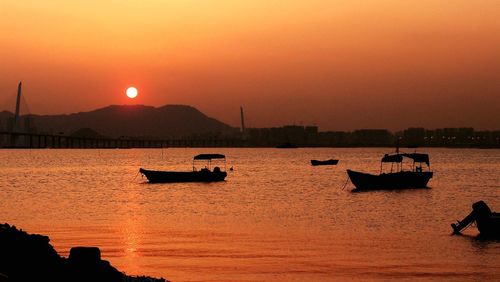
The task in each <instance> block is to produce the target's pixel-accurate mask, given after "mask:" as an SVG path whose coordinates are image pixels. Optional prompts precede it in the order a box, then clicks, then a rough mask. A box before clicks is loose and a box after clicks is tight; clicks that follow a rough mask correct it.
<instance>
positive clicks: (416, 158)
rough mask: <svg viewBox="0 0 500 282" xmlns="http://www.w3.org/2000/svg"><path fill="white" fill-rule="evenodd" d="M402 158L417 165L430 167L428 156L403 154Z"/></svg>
mask: <svg viewBox="0 0 500 282" xmlns="http://www.w3.org/2000/svg"><path fill="white" fill-rule="evenodd" d="M404 156H405V157H407V158H410V159H413V161H415V162H417V163H425V164H426V165H428V166H429V165H430V162H429V155H427V154H419V153H410V154H404Z"/></svg>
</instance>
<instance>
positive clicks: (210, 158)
mask: <svg viewBox="0 0 500 282" xmlns="http://www.w3.org/2000/svg"><path fill="white" fill-rule="evenodd" d="M216 162H218V163H222V164H223V166H224V169H223V170H222V169H221V168H220V166H219V164H218V163H216ZM199 163H205V167H204V168H202V169H200V170H198V169H197V165H199ZM212 167H213V168H212ZM139 172H140V173H141V174H142V175H144V176H146V178H147V179H148V181H149V182H150V183H172V182H216V181H224V179H225V178H226V176H227V172H226V156H224V155H222V154H199V155H196V156H195V157H194V158H193V170H192V171H159V170H148V169H143V168H140V169H139Z"/></svg>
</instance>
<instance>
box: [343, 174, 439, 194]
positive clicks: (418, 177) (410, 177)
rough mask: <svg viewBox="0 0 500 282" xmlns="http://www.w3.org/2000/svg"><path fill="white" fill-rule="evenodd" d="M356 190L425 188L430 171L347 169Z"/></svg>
mask: <svg viewBox="0 0 500 282" xmlns="http://www.w3.org/2000/svg"><path fill="white" fill-rule="evenodd" d="M347 174H348V175H349V178H350V179H351V182H352V184H354V186H355V187H356V189H357V190H379V189H411V188H426V187H427V183H428V182H429V180H430V179H431V178H432V175H433V173H432V172H430V171H429V172H414V171H401V172H394V173H382V174H379V175H374V174H369V173H364V172H358V171H353V170H349V169H348V170H347Z"/></svg>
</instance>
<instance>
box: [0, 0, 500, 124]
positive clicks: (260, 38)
mask: <svg viewBox="0 0 500 282" xmlns="http://www.w3.org/2000/svg"><path fill="white" fill-rule="evenodd" d="M277 3H286V5H284V4H281V5H280V4H277ZM499 15H500V1H497V0H490V1H487V0H483V1H481V0H480V1H461V0H453V1H452V0H450V1H438V0H436V1H425V0H424V1H422V0H420V1H383V0H378V1H375V0H374V1H333V0H329V1H315V0H309V1H298V0H297V1H294V0H289V1H268V0H266V1H257V0H252V1H238V0H230V1H222V0H215V1H208V0H205V1H202V0H199V1H195V0H170V1H161V0H155V1H146V0H144V1H139V0H137V1H132V0H121V1H118V0H116V1H104V0H102V1H101V0H99V1H97V0H87V1H66V0H65V1H59V0H57V1H56V0H51V1H40V0H32V1H25V0H23V1H1V2H0V42H1V45H0V106H3V107H5V105H7V104H8V102H6V101H13V100H14V98H12V97H14V95H15V92H16V86H17V82H18V81H19V80H23V82H24V94H25V95H26V99H27V103H28V106H29V109H30V112H31V113H40V114H49V113H50V114H56V113H71V112H77V111H87V110H92V109H95V108H98V107H103V106H107V105H109V104H126V103H140V104H146V105H153V106H161V105H164V104H189V105H193V106H195V107H197V108H198V109H200V110H201V111H203V112H205V113H206V114H208V115H210V116H213V117H215V118H218V119H220V120H221V121H224V122H226V123H229V124H231V125H235V126H236V125H238V123H239V106H240V105H243V106H244V108H245V111H246V119H247V124H248V126H250V127H266V126H278V125H283V124H293V123H295V124H317V125H318V126H320V129H322V130H350V129H356V128H389V129H393V130H395V129H401V128H406V127H410V126H424V127H428V128H436V127H448V126H450V127H454V126H473V127H476V128H479V129H500V110H499V108H500V20H499ZM129 85H134V86H136V87H137V88H138V89H139V97H138V98H137V99H136V100H134V101H130V100H128V99H127V98H126V96H125V89H126V87H127V86H129ZM12 108H13V106H12ZM10 110H12V109H10Z"/></svg>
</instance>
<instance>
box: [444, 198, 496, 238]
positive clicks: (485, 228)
mask: <svg viewBox="0 0 500 282" xmlns="http://www.w3.org/2000/svg"><path fill="white" fill-rule="evenodd" d="M474 222H475V223H476V227H477V229H478V230H479V235H481V237H486V238H495V239H500V213H496V212H492V211H491V210H490V208H489V207H488V205H487V204H486V203H485V202H483V201H479V202H476V203H474V204H472V212H471V213H470V214H469V215H467V216H466V217H465V218H464V219H463V220H462V221H458V223H457V224H453V223H452V224H451V227H452V228H453V233H454V234H459V233H460V231H462V230H463V229H465V228H467V227H469V226H471V225H472V223H474Z"/></svg>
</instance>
